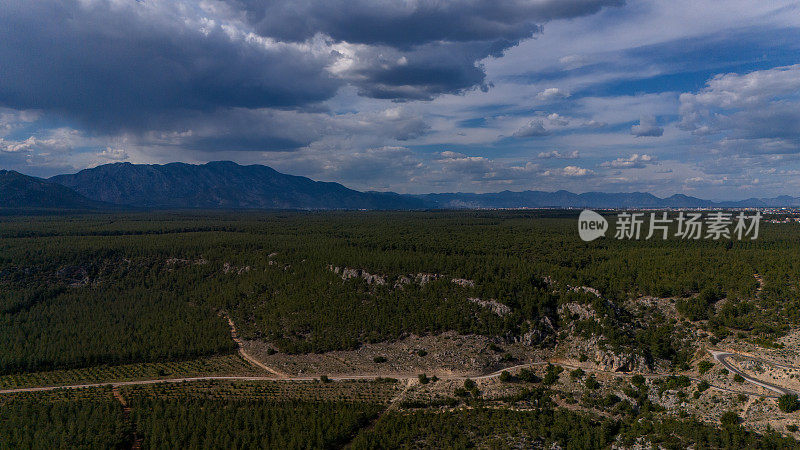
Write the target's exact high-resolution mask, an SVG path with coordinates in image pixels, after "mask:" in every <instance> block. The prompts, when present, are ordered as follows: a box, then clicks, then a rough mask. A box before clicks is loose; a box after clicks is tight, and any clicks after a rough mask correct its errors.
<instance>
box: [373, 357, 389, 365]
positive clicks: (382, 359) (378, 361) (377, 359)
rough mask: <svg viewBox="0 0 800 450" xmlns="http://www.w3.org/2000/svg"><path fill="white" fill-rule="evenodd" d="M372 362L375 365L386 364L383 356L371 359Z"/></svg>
mask: <svg viewBox="0 0 800 450" xmlns="http://www.w3.org/2000/svg"><path fill="white" fill-rule="evenodd" d="M372 361H373V362H375V363H376V364H380V363H385V362H386V358H385V357H383V356H376V357H374V358H372Z"/></svg>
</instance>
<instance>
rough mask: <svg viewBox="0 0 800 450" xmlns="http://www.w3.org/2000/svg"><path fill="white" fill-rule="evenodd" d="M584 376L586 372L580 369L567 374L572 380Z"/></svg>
mask: <svg viewBox="0 0 800 450" xmlns="http://www.w3.org/2000/svg"><path fill="white" fill-rule="evenodd" d="M584 375H586V372H584V371H583V370H582V369H580V368H578V369H575V370H573V371H572V372H570V373H569V376H570V377H572V378H583V376H584Z"/></svg>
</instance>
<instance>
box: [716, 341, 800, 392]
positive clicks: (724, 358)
mask: <svg viewBox="0 0 800 450" xmlns="http://www.w3.org/2000/svg"><path fill="white" fill-rule="evenodd" d="M709 353H711V356H712V357H713V358H714V360H716V361H717V362H718V363H720V364H722V365H723V366H725V368H726V369H728V370H730V371H731V372H733V373H735V374H738V375H740V376H741V377H742V378H744V379H745V381H747V382H749V383H752V384H755V385H756V386H761V387H763V388H764V389H768V390H770V391H772V392H777V393H778V394H781V395H784V394H794V395H796V394H797V392H795V391H793V390H791V389H787V388H784V387H780V386H777V385H774V384H771V383H767V382H766V381H761V380H759V379H756V378H753V377H751V376H750V375H747V374H746V373H744V372H742V371H741V370H739V369H737V368H736V367H735V366H733V365H732V364H731V363H729V362H728V358H730V357H731V356H737V357H739V358H744V359H749V360H752V361H757V362H762V363H766V364H772V365H774V366H777V367H782V368H785V369H795V370H800V368H797V367H791V366H786V365H783V364H777V363H773V362H770V361H766V360H763V359H760V358H755V357H752V356H747V355H741V354H738V353H731V352H723V351H719V350H709Z"/></svg>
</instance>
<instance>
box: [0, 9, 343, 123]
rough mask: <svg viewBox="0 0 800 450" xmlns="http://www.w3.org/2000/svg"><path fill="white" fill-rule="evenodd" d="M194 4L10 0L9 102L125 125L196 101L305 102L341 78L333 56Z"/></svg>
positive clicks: (1, 19)
mask: <svg viewBox="0 0 800 450" xmlns="http://www.w3.org/2000/svg"><path fill="white" fill-rule="evenodd" d="M173 6H174V8H175V9H171V8H173ZM186 8H187V7H186V6H185V5H183V7H182V8H181V7H178V6H177V4H175V5H170V6H163V5H160V4H158V5H156V6H153V5H149V4H147V3H138V2H116V3H114V2H77V1H36V2H27V1H16V0H11V1H9V2H4V6H3V7H2V8H0V61H2V63H1V64H0V105H3V106H7V107H11V108H14V109H29V108H35V109H42V110H46V111H51V112H57V113H62V114H63V115H65V116H66V117H67V118H70V119H78V120H79V121H80V122H82V123H84V124H87V125H89V126H90V127H93V128H98V129H105V130H115V129H124V128H137V127H149V126H151V125H152V123H153V122H158V121H160V120H161V117H162V116H163V115H164V114H173V113H178V114H180V113H181V111H187V110H202V111H211V110H216V109H219V108H227V107H245V108H260V107H277V108H298V107H302V106H304V105H309V104H313V103H315V102H319V101H322V100H325V99H328V98H330V97H331V96H333V95H334V94H335V93H336V91H337V89H338V87H339V85H340V84H341V80H336V79H334V78H333V77H332V76H331V75H330V74H329V73H328V72H327V71H325V70H324V67H325V66H326V65H327V64H329V63H330V58H331V57H330V56H326V55H320V54H319V53H312V52H308V51H301V50H299V49H297V48H295V46H289V45H285V44H280V43H270V42H264V40H263V39H262V40H259V39H253V38H252V37H249V36H246V35H244V36H237V35H235V33H233V32H231V31H230V30H225V29H223V28H222V27H221V26H219V24H218V23H213V22H205V23H204V22H203V21H202V17H191V16H185V15H183V14H185V9H186Z"/></svg>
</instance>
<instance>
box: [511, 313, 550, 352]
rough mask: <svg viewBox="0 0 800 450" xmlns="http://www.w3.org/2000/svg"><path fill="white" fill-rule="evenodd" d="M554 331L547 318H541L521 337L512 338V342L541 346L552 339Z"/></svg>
mask: <svg viewBox="0 0 800 450" xmlns="http://www.w3.org/2000/svg"><path fill="white" fill-rule="evenodd" d="M554 333H555V329H554V328H553V323H552V322H551V321H550V318H549V317H546V316H545V317H542V318H540V319H539V320H538V321H537V322H536V323H533V324H531V329H530V331H528V332H527V333H525V334H523V335H522V336H516V337H513V338H512V340H514V341H515V342H520V343H522V344H523V345H528V346H534V345H541V344H544V343H546V342H548V341H551V340H552V339H553V335H554Z"/></svg>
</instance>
